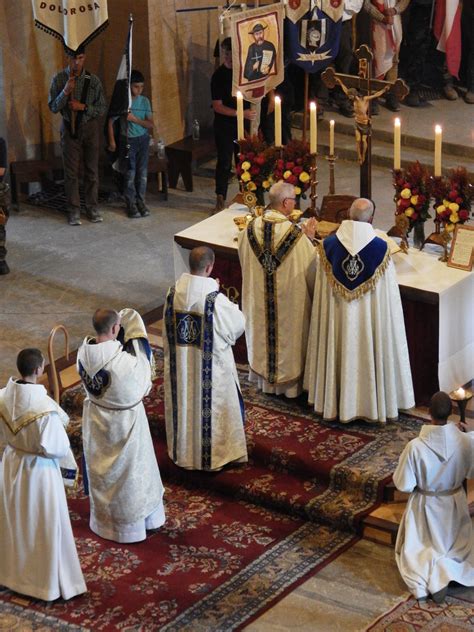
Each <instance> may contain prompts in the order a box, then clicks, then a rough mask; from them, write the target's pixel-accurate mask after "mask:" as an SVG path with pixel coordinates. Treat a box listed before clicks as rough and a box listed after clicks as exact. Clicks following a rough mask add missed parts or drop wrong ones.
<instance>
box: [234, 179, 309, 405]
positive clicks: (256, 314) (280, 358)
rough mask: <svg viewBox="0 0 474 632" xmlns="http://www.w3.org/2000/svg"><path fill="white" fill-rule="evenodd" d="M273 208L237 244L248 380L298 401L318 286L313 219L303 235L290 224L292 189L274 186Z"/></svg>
mask: <svg viewBox="0 0 474 632" xmlns="http://www.w3.org/2000/svg"><path fill="white" fill-rule="evenodd" d="M270 204H271V207H272V210H270V211H267V212H266V213H265V215H264V216H263V217H257V218H256V219H255V220H253V221H252V222H251V223H250V224H249V226H248V227H247V230H245V231H243V232H242V233H241V239H240V243H239V259H240V265H241V267H242V310H243V312H244V315H245V320H246V326H245V337H246V341H247V349H248V359H249V365H250V375H249V379H250V381H251V382H254V383H256V384H257V385H258V387H259V388H260V389H261V390H263V392H264V393H274V394H285V395H286V396H287V397H297V396H298V395H299V394H300V393H301V390H302V386H303V370H304V365H305V356H306V346H307V335H308V329H309V318H310V313H311V299H312V288H313V285H314V264H315V251H314V246H313V245H312V242H311V231H313V234H314V226H313V224H314V220H310V221H309V222H308V223H307V225H306V226H307V227H306V228H305V231H308V234H305V232H304V231H303V230H302V229H301V228H300V227H299V226H297V225H295V224H293V223H292V222H291V221H290V220H289V219H288V216H289V215H290V213H291V211H293V209H294V206H295V190H294V187H293V185H291V184H287V183H284V182H278V183H276V184H275V185H273V187H272V188H271V189H270Z"/></svg>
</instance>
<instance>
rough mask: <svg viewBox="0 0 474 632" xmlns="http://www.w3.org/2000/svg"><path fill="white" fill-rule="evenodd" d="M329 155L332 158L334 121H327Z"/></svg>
mask: <svg viewBox="0 0 474 632" xmlns="http://www.w3.org/2000/svg"><path fill="white" fill-rule="evenodd" d="M329 155H330V156H334V120H333V119H331V120H330V121H329Z"/></svg>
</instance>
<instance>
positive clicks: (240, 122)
mask: <svg viewBox="0 0 474 632" xmlns="http://www.w3.org/2000/svg"><path fill="white" fill-rule="evenodd" d="M244 138H245V136H244V97H243V96H242V93H241V92H237V140H244Z"/></svg>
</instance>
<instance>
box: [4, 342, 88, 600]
mask: <svg viewBox="0 0 474 632" xmlns="http://www.w3.org/2000/svg"><path fill="white" fill-rule="evenodd" d="M17 367H18V370H19V373H20V375H21V376H22V379H15V378H10V380H9V382H8V384H7V386H6V388H3V389H1V390H0V445H2V444H3V445H5V451H4V453H3V458H2V460H1V462H0V471H1V474H0V478H3V489H2V494H1V497H0V551H1V557H0V585H1V586H6V587H7V588H9V589H10V590H14V591H15V592H18V593H22V594H24V595H29V596H30V597H34V598H36V599H43V600H44V601H53V600H54V599H58V598H59V597H62V598H63V599H70V598H71V597H74V596H75V595H80V594H82V593H84V592H86V590H87V588H86V584H85V582H84V577H83V575H82V571H81V566H80V563H79V557H78V555H77V551H76V544H75V542H74V536H73V533H72V528H71V521H70V519H69V513H68V507H67V501H66V494H65V491H64V485H63V479H62V477H61V470H60V464H59V461H60V459H61V458H62V457H64V456H66V455H67V454H68V453H69V450H70V447H69V439H68V436H67V434H66V431H65V429H64V426H65V425H66V424H67V423H68V421H69V418H68V416H67V415H66V413H65V412H64V411H63V410H62V409H61V408H60V407H59V406H58V405H57V404H56V402H55V401H54V400H53V399H51V398H50V397H49V396H48V395H47V393H46V389H45V387H44V386H42V385H41V384H37V383H36V381H37V379H38V378H39V377H40V376H41V374H42V373H43V369H44V358H43V356H42V354H41V351H40V350H39V349H23V351H21V352H20V353H19V355H18V358H17Z"/></svg>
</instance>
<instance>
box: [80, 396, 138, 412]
mask: <svg viewBox="0 0 474 632" xmlns="http://www.w3.org/2000/svg"><path fill="white" fill-rule="evenodd" d="M89 401H90V402H91V404H94V406H98V407H99V408H104V409H105V410H131V409H132V408H135V406H138V404H140V403H141V401H142V400H141V399H139V400H138V402H136V403H135V404H132V405H131V406H116V407H115V408H112V407H111V406H104V404H99V402H97V401H96V400H95V399H90V398H89Z"/></svg>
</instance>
